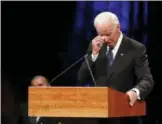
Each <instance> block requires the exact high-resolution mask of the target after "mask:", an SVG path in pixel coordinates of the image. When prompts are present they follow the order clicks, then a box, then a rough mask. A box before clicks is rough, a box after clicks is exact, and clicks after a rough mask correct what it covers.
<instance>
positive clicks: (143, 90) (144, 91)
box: [134, 46, 154, 100]
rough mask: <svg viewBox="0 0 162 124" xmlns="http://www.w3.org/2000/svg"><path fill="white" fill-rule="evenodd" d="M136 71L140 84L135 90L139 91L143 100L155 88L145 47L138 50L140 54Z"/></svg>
mask: <svg viewBox="0 0 162 124" xmlns="http://www.w3.org/2000/svg"><path fill="white" fill-rule="evenodd" d="M134 69H135V74H136V76H137V81H138V84H137V85H136V86H135V88H137V89H139V91H140V98H141V100H143V99H145V98H146V97H147V95H148V94H149V93H150V92H151V90H152V89H153V86H154V81H153V77H152V74H151V71H150V68H149V62H148V58H147V53H146V48H145V47H144V46H142V47H140V48H139V49H138V54H136V57H135V64H134Z"/></svg>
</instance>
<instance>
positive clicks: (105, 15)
mask: <svg viewBox="0 0 162 124" xmlns="http://www.w3.org/2000/svg"><path fill="white" fill-rule="evenodd" d="M108 22H110V23H112V24H113V25H114V26H116V25H117V24H119V23H120V22H119V19H118V17H117V16H116V15H115V14H114V13H112V12H102V13H100V14H98V15H97V16H96V17H95V19H94V26H95V27H96V25H97V24H103V23H108Z"/></svg>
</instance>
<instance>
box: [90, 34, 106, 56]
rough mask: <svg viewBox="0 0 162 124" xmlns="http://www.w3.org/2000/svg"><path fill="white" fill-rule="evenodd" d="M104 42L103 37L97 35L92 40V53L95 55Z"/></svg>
mask: <svg viewBox="0 0 162 124" xmlns="http://www.w3.org/2000/svg"><path fill="white" fill-rule="evenodd" d="M103 43H104V39H103V37H101V36H97V37H95V38H94V39H93V40H92V54H93V55H97V54H98V53H99V51H100V49H101V46H102V45H103Z"/></svg>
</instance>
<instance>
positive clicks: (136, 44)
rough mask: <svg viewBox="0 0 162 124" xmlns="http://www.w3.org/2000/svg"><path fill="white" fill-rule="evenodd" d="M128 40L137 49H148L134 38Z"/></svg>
mask: <svg viewBox="0 0 162 124" xmlns="http://www.w3.org/2000/svg"><path fill="white" fill-rule="evenodd" d="M127 40H128V41H129V43H130V45H131V46H132V47H133V48H135V49H145V48H146V47H145V45H144V44H142V43H140V42H138V41H136V40H134V39H132V38H129V37H127Z"/></svg>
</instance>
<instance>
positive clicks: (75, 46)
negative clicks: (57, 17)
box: [64, 1, 148, 82]
mask: <svg viewBox="0 0 162 124" xmlns="http://www.w3.org/2000/svg"><path fill="white" fill-rule="evenodd" d="M103 11H111V12H113V13H115V14H116V15H117V16H118V18H119V21H120V23H121V30H122V32H124V33H125V34H126V35H128V36H130V37H132V38H134V39H136V40H138V41H139V42H142V43H144V44H147V42H148V40H147V35H148V34H147V33H148V32H147V30H146V28H147V26H148V19H147V18H148V2H147V1H145V2H138V1H101V2H98V1H78V2H77V5H76V13H75V18H74V19H75V20H74V25H73V32H72V38H71V39H70V40H71V41H70V42H69V44H68V45H69V46H68V53H67V56H68V58H67V60H68V61H69V63H72V62H74V61H76V60H77V59H79V57H81V56H83V55H84V54H85V52H86V49H87V47H88V44H89V43H90V42H91V40H92V39H93V37H95V36H96V35H97V34H96V31H95V29H94V26H93V21H94V18H95V16H96V15H97V14H99V13H100V12H103ZM67 65H68V64H64V66H65V67H67ZM78 67H79V66H78ZM77 71H78V68H77V67H76V68H74V69H73V70H72V71H70V72H69V77H73V78H72V79H73V80H74V82H75V81H76V80H77V79H76V76H77V75H76V74H77Z"/></svg>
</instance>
